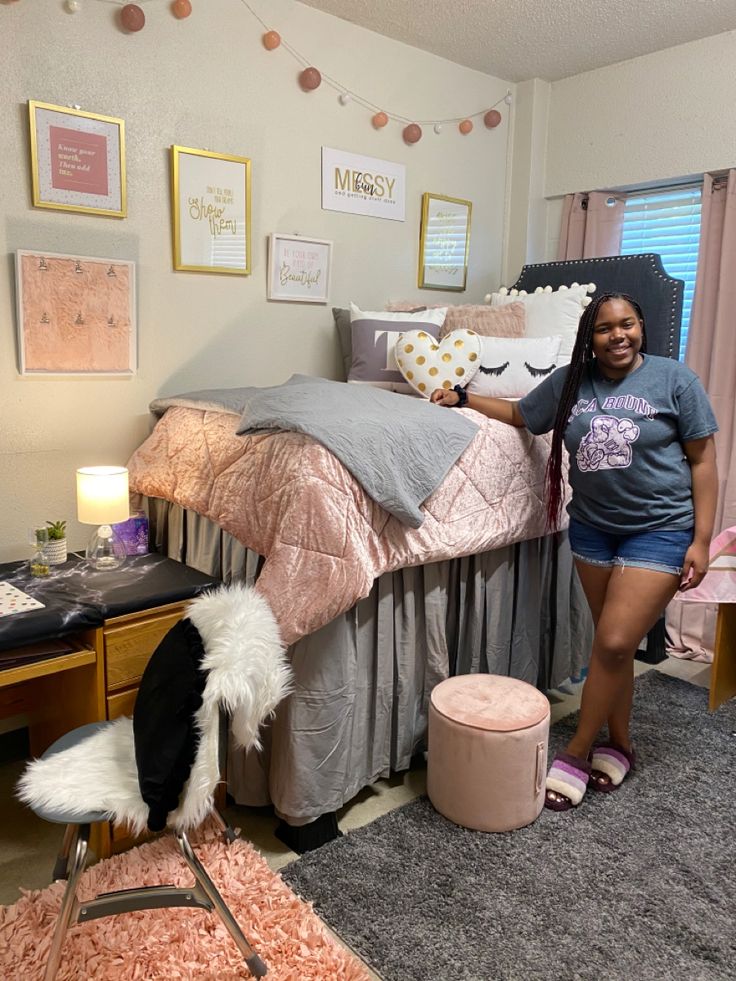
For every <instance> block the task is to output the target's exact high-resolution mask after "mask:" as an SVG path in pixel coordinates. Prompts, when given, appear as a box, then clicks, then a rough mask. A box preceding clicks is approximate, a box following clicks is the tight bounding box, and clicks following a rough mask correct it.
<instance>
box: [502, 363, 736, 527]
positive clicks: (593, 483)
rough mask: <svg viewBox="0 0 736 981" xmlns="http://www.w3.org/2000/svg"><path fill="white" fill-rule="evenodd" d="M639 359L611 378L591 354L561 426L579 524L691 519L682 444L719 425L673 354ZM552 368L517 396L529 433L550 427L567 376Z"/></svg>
mask: <svg viewBox="0 0 736 981" xmlns="http://www.w3.org/2000/svg"><path fill="white" fill-rule="evenodd" d="M643 358H644V361H643V363H642V364H641V365H640V366H639V367H638V368H637V369H636V370H635V371H632V372H631V374H629V375H626V377H625V378H622V379H620V380H619V381H610V380H608V379H606V378H604V377H603V375H601V373H600V372H599V371H598V368H597V365H596V362H595V361H593V362H592V364H591V365H590V367H589V369H588V370H586V371H585V372H584V374H583V377H582V379H581V382H580V389H579V391H578V397H577V400H576V402H575V404H574V405H573V408H572V412H571V414H570V419H569V422H568V425H567V429H566V430H565V446H566V448H567V451H568V453H569V455H570V471H569V479H570V486H571V487H572V491H573V495H572V501H571V502H570V504H569V506H568V512H569V513H570V515H571V516H572V517H575V518H577V519H578V520H579V521H582V522H584V523H585V524H588V525H592V526H593V527H595V528H600V529H601V530H603V531H610V532H613V533H615V534H623V535H630V534H635V533H636V532H642V531H653V530H655V529H657V528H662V527H665V526H667V527H670V528H673V529H685V528H690V527H691V526H692V524H693V502H692V481H691V474H690V467H689V465H688V462H687V459H686V457H685V454H684V451H683V446H682V444H683V443H684V442H686V441H688V440H692V439H702V438H703V437H704V436H710V435H711V433H714V432H716V431H717V429H718V424H717V423H716V419H715V416H714V415H713V410H712V409H711V406H710V402H709V401H708V396H707V395H706V394H705V391H704V389H703V386H702V385H701V383H700V379H699V378H698V376H697V375H696V374H695V373H694V372H693V371H691V370H690V369H689V368H687V367H686V366H685V365H683V364H680V362H679V361H674V360H673V359H672V358H661V357H657V356H655V355H649V354H647V355H643ZM567 371H568V369H567V366H564V367H562V368H558V369H557V371H555V372H554V373H553V374H552V375H550V376H549V378H546V379H545V380H544V381H543V382H542V383H541V385H538V386H537V387H536V388H535V389H533V390H532V391H531V392H530V393H529V394H528V395H526V396H525V397H524V398H523V399H522V400H521V401H520V402H519V410H520V412H521V416H522V418H523V420H524V422H525V423H526V426H527V428H528V429H529V431H530V432H532V433H536V434H539V433H546V432H549V431H550V430H551V429H552V428H553V426H554V421H555V414H556V412H557V405H558V402H559V399H560V395H561V393H562V388H563V386H564V383H565V378H566V377H567Z"/></svg>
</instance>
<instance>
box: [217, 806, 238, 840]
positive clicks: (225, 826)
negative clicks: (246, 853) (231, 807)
mask: <svg viewBox="0 0 736 981" xmlns="http://www.w3.org/2000/svg"><path fill="white" fill-rule="evenodd" d="M212 817H213V818H214V819H215V824H216V825H217V826H218V828H219V829H220V831H221V832H222V837H223V838H224V839H225V841H226V842H227V844H228V845H232V843H233V842H234V841H237V840H238V838H239V837H240V828H234V827H233V826H232V825H231V824H229V823H228V822H227V821H226V820H225V818H224V817H223V816H222V814H220V812H219V811H218V810H217V808H216V807H213V808H212Z"/></svg>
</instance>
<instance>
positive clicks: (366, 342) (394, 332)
mask: <svg viewBox="0 0 736 981" xmlns="http://www.w3.org/2000/svg"><path fill="white" fill-rule="evenodd" d="M445 310H446V308H445V307H440V308H438V309H436V310H421V311H419V312H417V313H386V312H385V311H380V310H379V311H373V310H370V311H367V310H360V309H359V308H358V307H356V306H355V304H354V303H351V304H350V334H351V360H350V371H349V372H348V381H349V382H353V383H357V384H362V385H366V384H367V385H375V386H376V387H378V388H387V389H389V390H390V391H392V392H403V393H406V394H412V395H413V394H414V391H413V388H412V387H411V386H410V385H409V384H407V382H406V381H405V380H404V377H403V375H402V374H401V372H400V371H399V369H398V367H397V364H396V353H395V349H396V342H397V340H398V339H399V335H400V334H401V332H402V331H403V330H410V329H412V328H414V329H416V330H422V331H424V332H425V333H427V334H428V335H430V336H431V337H432V339H433V340H435V341H436V340H437V338H438V336H439V331H440V327H441V326H442V324H443V323H444V320H445Z"/></svg>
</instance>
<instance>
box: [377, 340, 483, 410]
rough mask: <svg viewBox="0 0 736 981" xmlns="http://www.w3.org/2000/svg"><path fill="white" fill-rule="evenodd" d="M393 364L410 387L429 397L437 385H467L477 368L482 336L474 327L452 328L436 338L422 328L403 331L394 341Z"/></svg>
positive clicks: (439, 386)
mask: <svg viewBox="0 0 736 981" xmlns="http://www.w3.org/2000/svg"><path fill="white" fill-rule="evenodd" d="M395 350H396V363H397V365H398V366H399V371H400V372H401V374H402V375H403V376H404V378H406V380H407V381H408V382H409V384H410V385H411V387H412V388H413V389H414V390H415V391H417V392H419V394H420V395H423V396H424V397H425V398H429V396H430V395H431V394H432V392H433V391H434V390H435V389H436V388H454V387H455V385H462V386H463V388H464V387H465V386H466V385H467V384H468V382H469V381H470V379H471V378H472V377H473V375H474V374H475V373H476V372H477V370H478V368H479V367H480V350H481V339H480V336H479V335H478V334H476V333H475V331H473V330H467V329H466V328H462V329H460V330H453V332H452V333H451V334H448V335H447V337H445V338H444V339H443V340H441V341H436V340H435V339H434V337H432V335H431V334H428V333H427V332H426V331H424V330H406V331H403V332H402V333H401V334H399V337H398V340H397V341H396V348H395Z"/></svg>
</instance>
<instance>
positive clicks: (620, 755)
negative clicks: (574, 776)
mask: <svg viewBox="0 0 736 981" xmlns="http://www.w3.org/2000/svg"><path fill="white" fill-rule="evenodd" d="M635 761H636V753H635V752H634V750H633V748H632V749H630V750H625V749H622V748H621V746H618V745H616V743H605V744H604V745H602V746H596V747H595V748H594V749H593V755H592V756H591V760H590V770H591V777H590V783H589V784H588V786H589V787H590V789H591V790H597V791H598V792H599V793H601V794H610V793H612V792H613V791H614V790H618V788H619V787H620V786H621V784H622V783H623V781H624V780H625V779H626V777H627V776H628V775H629V773H630V772H631V771H632V770H633V769H634V763H635ZM601 777H604V778H605V777H608V780H605V779H604V780H603V781H601V779H600V778H601Z"/></svg>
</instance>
